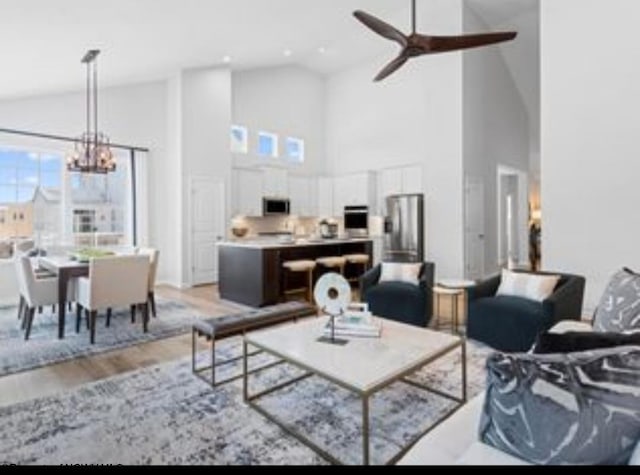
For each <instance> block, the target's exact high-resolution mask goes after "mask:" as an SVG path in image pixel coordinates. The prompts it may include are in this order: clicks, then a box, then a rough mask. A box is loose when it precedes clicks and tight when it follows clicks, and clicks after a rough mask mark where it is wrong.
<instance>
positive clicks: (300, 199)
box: [289, 176, 318, 218]
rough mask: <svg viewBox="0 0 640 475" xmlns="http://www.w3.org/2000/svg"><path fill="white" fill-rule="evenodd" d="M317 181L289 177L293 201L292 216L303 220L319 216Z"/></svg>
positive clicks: (300, 177) (307, 178) (290, 193)
mask: <svg viewBox="0 0 640 475" xmlns="http://www.w3.org/2000/svg"><path fill="white" fill-rule="evenodd" d="M317 188H318V185H317V180H315V179H312V178H309V177H303V176H290V177H289V199H290V200H291V214H292V215H295V216H300V217H303V218H308V217H313V216H316V215H317V214H318V204H317V202H316V200H315V197H316V196H317Z"/></svg>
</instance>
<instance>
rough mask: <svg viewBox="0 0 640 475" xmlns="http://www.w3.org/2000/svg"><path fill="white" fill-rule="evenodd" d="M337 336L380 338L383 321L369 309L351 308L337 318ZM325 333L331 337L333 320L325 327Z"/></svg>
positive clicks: (335, 323)
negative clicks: (375, 316)
mask: <svg viewBox="0 0 640 475" xmlns="http://www.w3.org/2000/svg"><path fill="white" fill-rule="evenodd" d="M334 325H335V328H334V331H335V337H336V338H341V337H362V338H380V336H381V335H382V322H381V321H380V320H378V319H375V318H374V317H373V316H372V315H371V312H369V311H368V309H367V308H366V307H365V308H361V309H350V310H348V311H347V312H346V313H345V314H344V315H341V316H339V317H336V318H335V322H334ZM324 335H325V336H326V337H331V320H329V321H328V322H327V324H326V325H325V328H324Z"/></svg>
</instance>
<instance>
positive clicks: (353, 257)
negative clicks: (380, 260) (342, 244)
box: [343, 254, 371, 283]
mask: <svg viewBox="0 0 640 475" xmlns="http://www.w3.org/2000/svg"><path fill="white" fill-rule="evenodd" d="M343 257H344V258H345V259H346V261H347V264H349V265H353V266H362V274H365V273H366V272H367V271H368V270H369V268H370V266H371V258H370V257H369V256H368V255H367V254H348V255H346V256H343ZM359 281H360V276H358V277H354V278H352V279H349V282H352V283H357V282H359Z"/></svg>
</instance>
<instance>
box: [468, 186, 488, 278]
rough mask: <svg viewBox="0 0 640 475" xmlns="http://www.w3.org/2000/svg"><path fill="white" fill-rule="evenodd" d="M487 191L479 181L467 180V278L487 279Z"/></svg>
mask: <svg viewBox="0 0 640 475" xmlns="http://www.w3.org/2000/svg"><path fill="white" fill-rule="evenodd" d="M484 193H485V190H484V183H483V182H482V181H481V180H479V179H467V184H466V186H465V214H466V216H465V248H466V252H465V260H466V265H465V267H466V274H467V275H466V278H468V279H474V280H480V279H483V278H484V277H485V259H486V235H485V209H484V200H485V195H484Z"/></svg>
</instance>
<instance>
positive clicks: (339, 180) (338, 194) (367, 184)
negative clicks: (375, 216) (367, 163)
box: [333, 172, 377, 216]
mask: <svg viewBox="0 0 640 475" xmlns="http://www.w3.org/2000/svg"><path fill="white" fill-rule="evenodd" d="M376 188H377V187H376V180H375V175H374V174H373V173H370V172H364V173H355V174H352V175H343V176H339V177H336V178H335V180H334V191H333V197H334V198H333V201H334V203H333V208H334V213H335V214H336V216H343V214H344V208H345V207H346V206H368V207H369V209H370V211H371V212H372V213H375V212H376V210H377V203H376Z"/></svg>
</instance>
